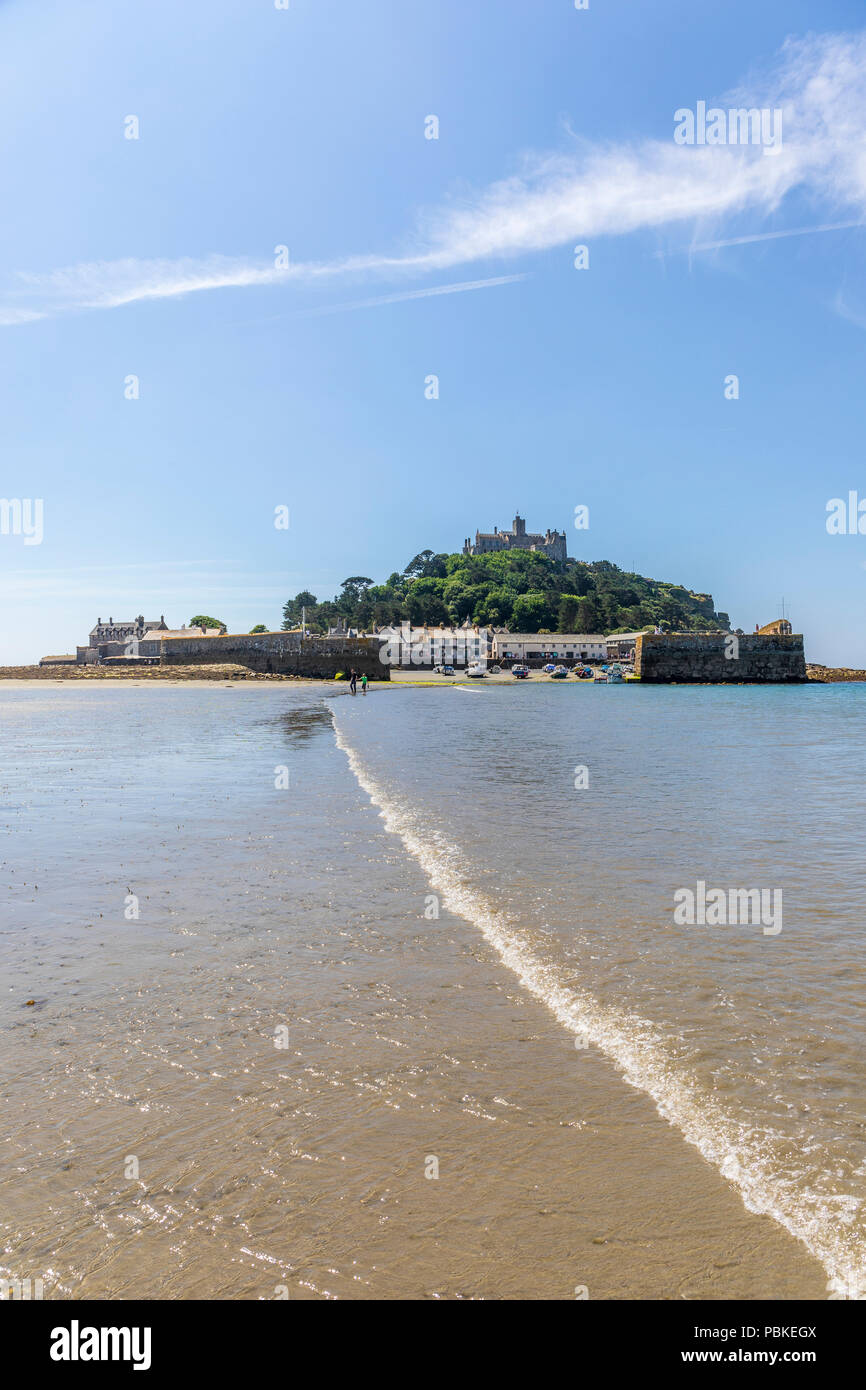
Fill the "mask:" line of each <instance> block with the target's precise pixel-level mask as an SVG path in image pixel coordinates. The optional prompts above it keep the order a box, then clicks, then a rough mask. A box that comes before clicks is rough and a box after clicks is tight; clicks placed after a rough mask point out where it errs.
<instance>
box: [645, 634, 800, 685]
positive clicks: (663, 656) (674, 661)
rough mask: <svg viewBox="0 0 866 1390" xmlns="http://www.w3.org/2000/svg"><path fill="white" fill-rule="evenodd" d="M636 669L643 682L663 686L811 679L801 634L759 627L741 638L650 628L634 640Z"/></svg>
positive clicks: (787, 681) (770, 682)
mask: <svg viewBox="0 0 866 1390" xmlns="http://www.w3.org/2000/svg"><path fill="white" fill-rule="evenodd" d="M735 642H736V644H737V645H736V646H734V643H735ZM729 652H730V653H731V655H730V656H729V655H728V653H729ZM634 673H635V675H636V676H640V678H641V680H642V681H644V682H647V683H650V684H664V685H669V684H676V683H678V682H703V683H713V684H715V683H717V682H718V683H725V684H738V683H747V684H778V683H789V682H798V681H805V680H806V679H807V677H806V659H805V656H804V652H803V638H802V637H801V636H797V635H795V634H790V635H786V634H783V633H772V634H761V633H756V632H752V633H746V634H745V635H744V636H742V637H736V638H735V636H734V634H732V633H724V632H712V633H706V632H665V633H652V632H649V633H645V634H644V635H643V636H642V637H639V638H638V639H637V642H636V644H635V663H634Z"/></svg>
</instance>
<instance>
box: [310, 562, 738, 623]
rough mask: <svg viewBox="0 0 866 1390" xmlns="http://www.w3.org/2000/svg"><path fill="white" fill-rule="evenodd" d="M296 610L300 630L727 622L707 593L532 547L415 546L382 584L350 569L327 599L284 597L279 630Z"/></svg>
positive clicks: (725, 615)
mask: <svg viewBox="0 0 866 1390" xmlns="http://www.w3.org/2000/svg"><path fill="white" fill-rule="evenodd" d="M302 607H306V616H307V625H308V627H309V628H310V629H311V630H313V631H320V632H325V631H327V629H328V628H329V627H333V626H334V625H335V624H336V622H337V620H338V619H339V618H343V619H345V621H346V622H347V624H348V625H349V626H350V627H354V628H361V629H370V628H371V627H372V626H373V625H374V624H375V625H376V626H377V627H385V626H388V625H390V624H398V623H401V622H403V621H408V622H411V623H414V624H421V623H429V624H440V623H441V624H445V625H449V624H458V623H462V622H464V621H465V619H466V618H469V619H470V621H471V622H473V623H478V624H481V625H490V626H492V627H509V628H510V629H511V631H512V632H599V633H611V632H630V631H634V630H637V629H640V628H643V627H646V626H647V625H648V624H650V623H653V624H655V623H660V624H661V625H662V626H663V627H664V628H665V629H666V630H668V631H678V632H705V631H708V630H711V629H714V628H727V627H728V626H729V622H728V615H727V613H717V612H715V611H714V609H713V600H712V597H711V595H710V594H696V593H693V592H692V590H691V589H685V588H683V586H682V585H681V584H670V583H668V582H666V581H664V580H658V579H645V578H644V576H643V575H641V574H630V573H629V572H628V571H626V570H621V569H619V567H618V566H617V565H613V564H611V563H610V561H609V560H594V561H592V562H591V563H587V562H586V561H584V560H567V561H566V562H565V563H564V564H561V563H559V562H558V561H556V560H551V559H549V558H548V557H547V556H546V555H542V554H541V553H540V552H536V551H531V550H500V551H495V552H494V553H492V554H490V555H435V554H434V553H433V551H432V550H423V551H422V552H421V553H420V554H419V555H416V556H415V558H414V559H413V560H410V562H409V564H408V565H407V566H406V568H405V570H403V572H402V573H401V574H398V573H396V572H395V573H394V574H392V575H390V576H389V578H388V580H387V581H386V583H384V584H374V583H373V580H372V579H368V578H367V577H366V576H365V575H357V574H356V575H352V576H351V577H350V578H349V579H346V580H344V582H343V585H342V588H341V590H340V593H339V594H337V595H336V597H335V598H334V599H333V600H330V601H325V602H322V603H319V602H318V600H317V599H316V597H315V595H314V594H311V593H310V592H309V591H308V590H303V591H302V592H301V593H299V594H297V595H296V596H295V597H294V598H293V599H289V601H288V602H287V603H286V605H285V608H284V609H283V627H284V628H291V627H295V626H296V625H297V624H298V623H300V620H301V609H302Z"/></svg>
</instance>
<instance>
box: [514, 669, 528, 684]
mask: <svg viewBox="0 0 866 1390" xmlns="http://www.w3.org/2000/svg"><path fill="white" fill-rule="evenodd" d="M511 674H512V676H516V677H517V679H518V680H519V681H525V680H526V677H527V676H528V675H529V667H528V666H512V668H511Z"/></svg>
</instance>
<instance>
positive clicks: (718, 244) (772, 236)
mask: <svg viewBox="0 0 866 1390" xmlns="http://www.w3.org/2000/svg"><path fill="white" fill-rule="evenodd" d="M850 227H866V222H824V223H822V224H821V225H820V226H818V227H792V228H791V229H790V231H787V232H756V233H754V235H752V236H735V237H730V238H728V239H727V240H726V241H704V242H701V243H700V244H699V245H697V246H684V247H682V248H681V250H682V253H683V254H684V255H686V254H687V255H691V253H692V252H693V251H721V250H722V249H723V247H725V246H748V245H749V244H750V243H751V242H753V241H776V240H778V238H779V237H786V236H812V235H813V233H815V232H844V231H847V230H848V229H849V228H850ZM659 254H664V253H663V252H660V253H659Z"/></svg>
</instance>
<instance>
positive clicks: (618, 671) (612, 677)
mask: <svg viewBox="0 0 866 1390" xmlns="http://www.w3.org/2000/svg"><path fill="white" fill-rule="evenodd" d="M607 679H608V682H609V683H610V684H611V685H622V682H623V674H622V667H621V666H620V664H619V662H618V661H615V662H614V664H613V665H612V666H609V667H608V671H607Z"/></svg>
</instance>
